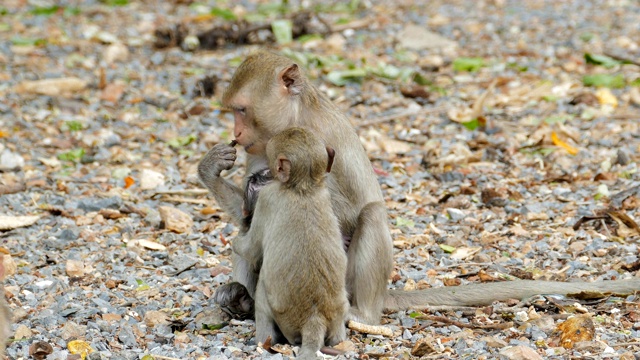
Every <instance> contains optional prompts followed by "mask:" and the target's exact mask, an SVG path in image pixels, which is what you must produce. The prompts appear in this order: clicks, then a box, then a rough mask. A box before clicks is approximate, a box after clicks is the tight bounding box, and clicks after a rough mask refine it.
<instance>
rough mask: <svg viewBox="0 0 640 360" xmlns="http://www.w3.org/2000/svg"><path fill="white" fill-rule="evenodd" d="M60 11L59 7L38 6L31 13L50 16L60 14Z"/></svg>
mask: <svg viewBox="0 0 640 360" xmlns="http://www.w3.org/2000/svg"><path fill="white" fill-rule="evenodd" d="M58 10H60V6H58V5H53V6H36V7H35V8H34V9H33V10H31V11H30V12H31V13H32V14H33V15H44V16H50V15H53V14H55V13H56V12H58Z"/></svg>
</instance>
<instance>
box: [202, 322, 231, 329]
mask: <svg viewBox="0 0 640 360" xmlns="http://www.w3.org/2000/svg"><path fill="white" fill-rule="evenodd" d="M227 325H229V322H227V321H224V322H221V323H219V324H202V329H203V330H220V329H222V328H223V327H225V326H227Z"/></svg>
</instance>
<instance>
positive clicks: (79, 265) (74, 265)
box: [65, 260, 85, 277]
mask: <svg viewBox="0 0 640 360" xmlns="http://www.w3.org/2000/svg"><path fill="white" fill-rule="evenodd" d="M65 270H66V272H67V275H69V276H71V277H82V276H84V274H85V269H84V263H83V262H82V261H80V260H67V264H66V267H65Z"/></svg>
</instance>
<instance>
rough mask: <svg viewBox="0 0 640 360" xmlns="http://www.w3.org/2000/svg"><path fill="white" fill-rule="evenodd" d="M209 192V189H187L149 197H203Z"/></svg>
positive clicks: (156, 193) (157, 192)
mask: <svg viewBox="0 0 640 360" xmlns="http://www.w3.org/2000/svg"><path fill="white" fill-rule="evenodd" d="M208 193H209V190H207V189H186V190H166V191H156V192H154V193H153V194H151V195H150V196H149V197H150V198H152V197H155V196H157V195H182V196H201V195H207V194H208Z"/></svg>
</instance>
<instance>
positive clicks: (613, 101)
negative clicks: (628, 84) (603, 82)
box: [596, 87, 618, 109]
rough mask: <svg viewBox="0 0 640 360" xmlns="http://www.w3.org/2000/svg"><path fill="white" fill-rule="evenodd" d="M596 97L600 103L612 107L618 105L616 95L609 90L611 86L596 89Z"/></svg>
mask: <svg viewBox="0 0 640 360" xmlns="http://www.w3.org/2000/svg"><path fill="white" fill-rule="evenodd" d="M596 98H597V99H598V102H599V103H600V105H608V106H611V107H612V108H614V109H615V108H616V107H618V99H617V98H616V96H615V95H613V93H612V92H611V90H609V88H605V87H601V88H599V89H598V90H597V91H596Z"/></svg>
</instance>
